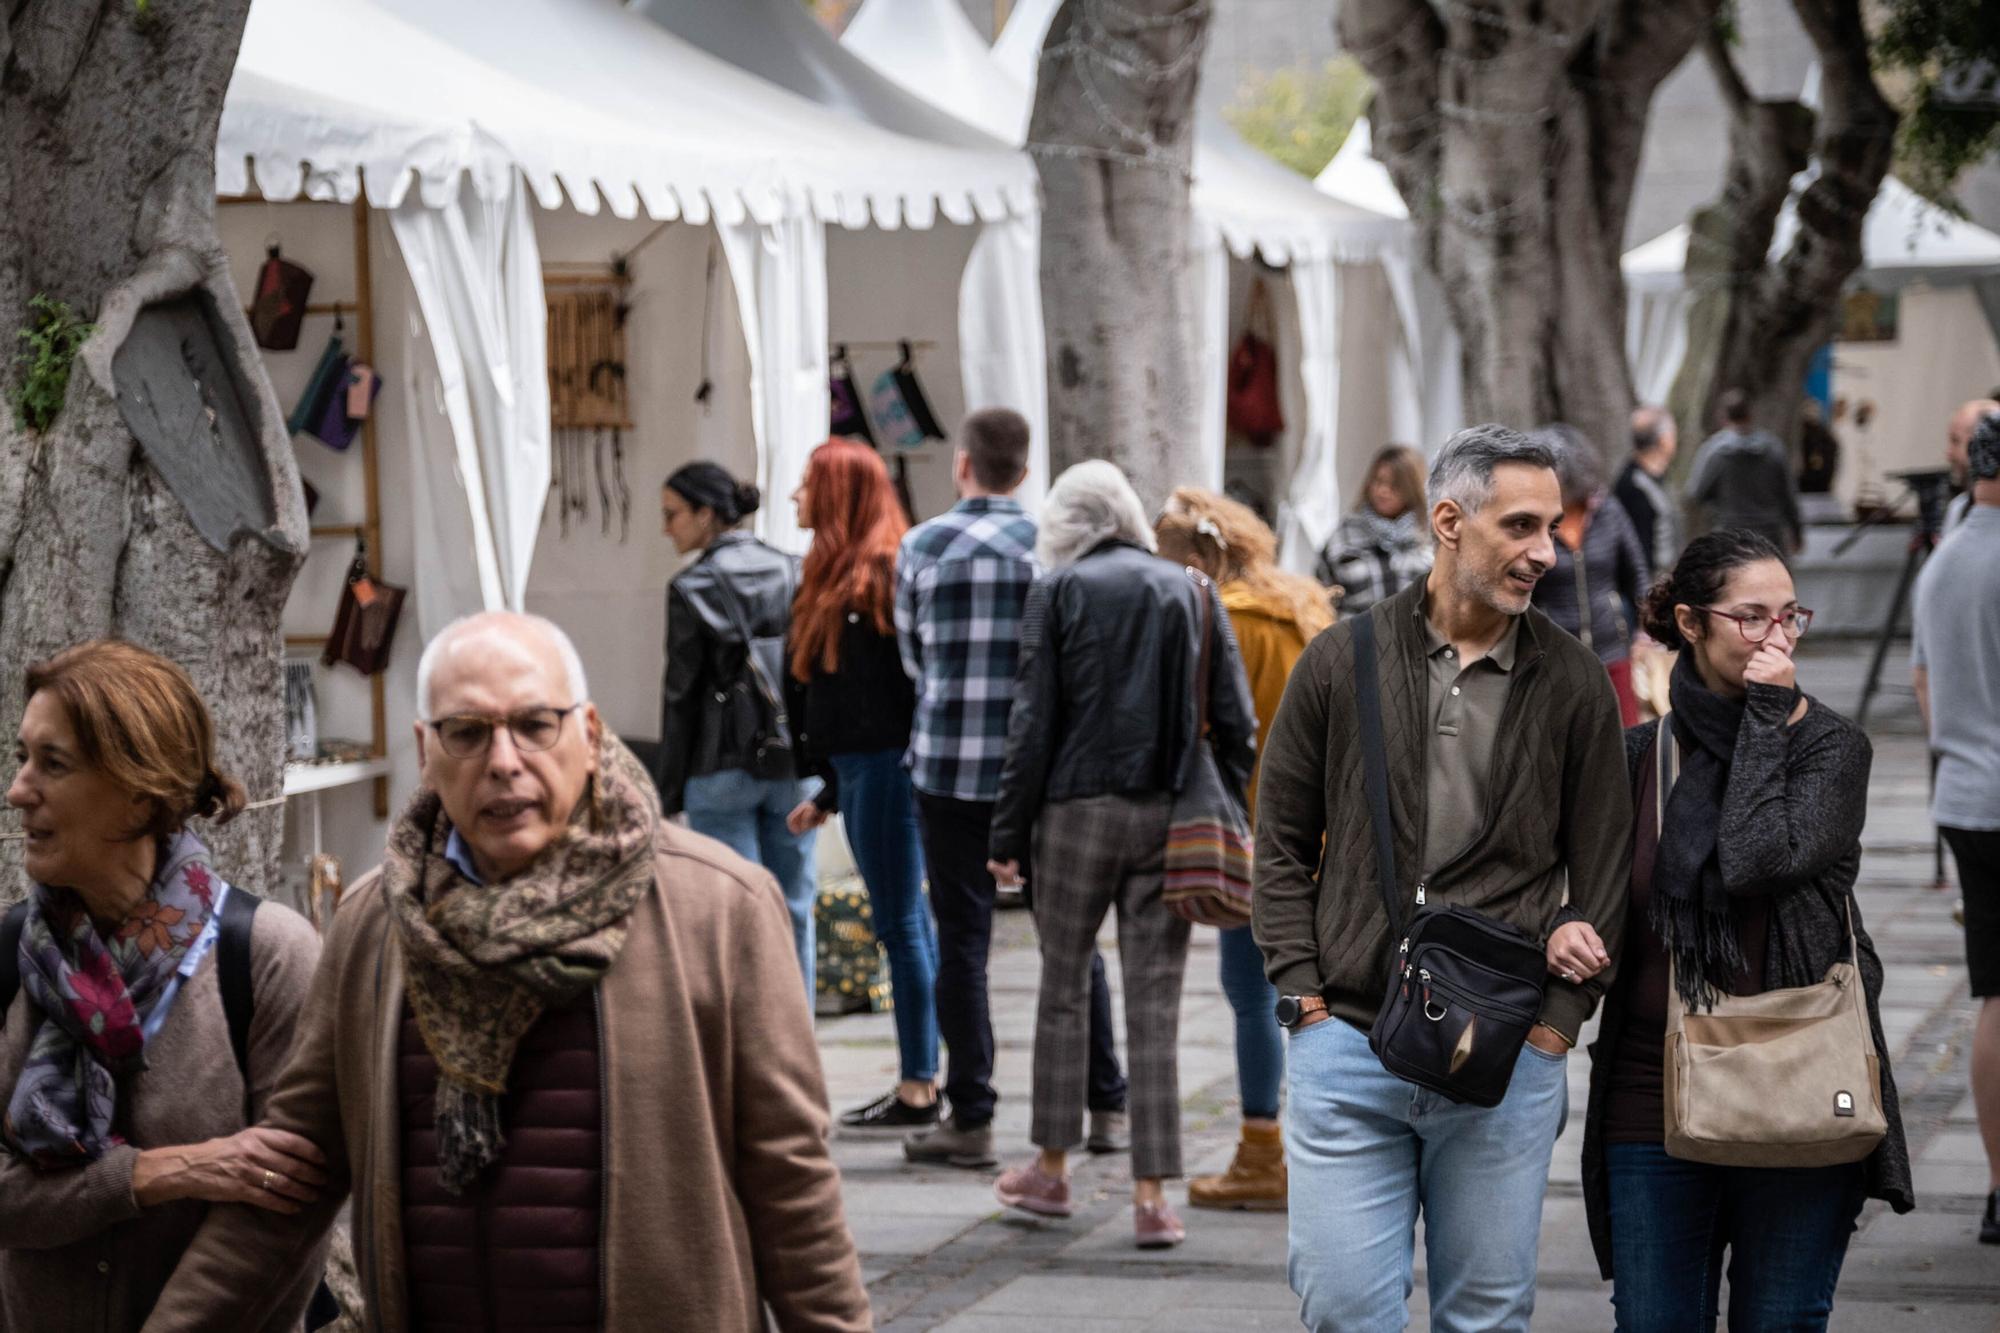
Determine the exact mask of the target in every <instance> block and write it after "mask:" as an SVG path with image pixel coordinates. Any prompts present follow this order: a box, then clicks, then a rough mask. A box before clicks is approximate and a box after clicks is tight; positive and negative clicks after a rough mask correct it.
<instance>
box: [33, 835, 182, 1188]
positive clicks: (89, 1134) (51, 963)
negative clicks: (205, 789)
mask: <svg viewBox="0 0 2000 1333" xmlns="http://www.w3.org/2000/svg"><path fill="white" fill-rule="evenodd" d="M221 886H222V881H221V880H220V879H218V878H217V877H216V874H215V872H214V870H213V869H212V868H211V867H210V866H209V862H208V848H206V847H204V846H202V844H201V840H200V839H198V838H196V837H195V836H194V835H193V834H191V833H188V832H186V831H183V832H181V833H179V834H177V835H176V836H175V837H173V838H171V839H169V840H168V842H167V844H166V847H165V850H164V852H163V854H162V856H161V858H160V867H159V870H158V871H157V872H156V873H155V875H154V877H153V883H152V887H151V888H149V889H148V890H147V893H146V897H145V898H144V899H143V900H141V902H140V903H139V905H138V906H137V907H136V908H135V909H133V912H132V915H131V916H129V917H127V918H126V919H125V923H124V924H123V925H121V926H119V927H118V929H117V930H116V931H115V932H113V933H112V935H111V936H110V938H108V939H107V938H106V937H105V936H103V935H101V934H99V933H98V930H97V927H96V925H95V924H94V923H93V922H92V921H91V919H90V913H89V912H87V911H86V910H84V906H83V900H82V899H81V898H79V897H77V895H76V894H75V893H73V892H71V891H70V890H68V889H52V888H49V887H48V886H47V885H43V884H36V885H34V886H33V890H32V896H33V905H32V906H31V907H29V909H28V917H27V920H26V922H25V923H24V924H23V926H22V930H21V959H20V961H21V989H22V990H23V991H25V992H26V993H27V996H28V998H29V999H30V1000H31V1001H33V1002H34V1005H35V1008H36V1009H38V1010H39V1011H40V1013H41V1026H40V1027H39V1028H37V1029H36V1030H35V1035H34V1037H33V1039H32V1040H31V1041H30V1042H29V1045H28V1056H27V1060H26V1062H25V1063H23V1064H22V1066H21V1073H20V1077H19V1078H18V1079H16V1080H15V1083H14V1091H13V1095H12V1096H11V1097H9V1099H8V1101H7V1114H6V1119H5V1121H4V1122H0V1134H4V1136H5V1137H6V1140H7V1143H8V1146H10V1147H11V1148H13V1150H14V1151H15V1152H18V1153H20V1154H22V1155H23V1156H25V1157H27V1158H28V1159H29V1160H31V1161H32V1162H34V1163H35V1164H36V1165H37V1166H41V1167H55V1166H67V1165H72V1164H75V1163H80V1162H89V1161H94V1160H95V1159H96V1158H97V1157H99V1156H100V1155H101V1154H102V1153H103V1152H104V1150H105V1149H106V1148H110V1147H113V1146H115V1145H117V1144H120V1143H123V1142H124V1139H123V1138H121V1137H120V1136H119V1135H118V1134H117V1133H116V1131H114V1130H113V1128H112V1125H113V1123H114V1121H115V1120H116V1117H117V1111H118V1085H119V1079H120V1077H121V1076H123V1075H126V1074H129V1073H132V1072H134V1071H136V1070H140V1069H143V1068H145V1045H146V1039H145V1035H144V1028H145V1024H146V1020H147V1018H148V1017H149V1016H150V1015H151V1013H152V1010H153V1006H154V1005H155V1004H157V1003H158V1002H159V1000H160V997H161V995H162V994H163V993H165V991H166V989H167V983H168V982H169V981H171V980H172V979H173V976H174V974H175V973H176V972H177V971H178V970H179V969H180V965H181V960H182V959H183V958H184V957H185V956H186V955H187V951H188V947H189V946H190V945H192V944H193V943H194V942H195V941H196V940H197V939H199V938H200V937H201V932H202V929H203V927H205V926H206V925H207V924H208V918H209V916H210V915H211V914H212V913H213V911H214V908H215V899H216V896H217V891H218V890H219V889H220V888H221Z"/></svg>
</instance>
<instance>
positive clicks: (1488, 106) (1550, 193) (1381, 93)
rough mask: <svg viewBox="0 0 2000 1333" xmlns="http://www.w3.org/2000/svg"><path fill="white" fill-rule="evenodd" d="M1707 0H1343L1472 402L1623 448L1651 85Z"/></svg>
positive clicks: (1695, 26) (1343, 33) (1385, 149)
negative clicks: (1628, 228) (1635, 219)
mask: <svg viewBox="0 0 2000 1333" xmlns="http://www.w3.org/2000/svg"><path fill="white" fill-rule="evenodd" d="M1717 7H1718V0H1449V3H1445V4H1442V5H1437V4H1433V3H1432V2H1431V0H1343V3H1342V4H1341V6H1340V13H1339V19H1338V28H1339V32H1340V39H1341V44H1342V46H1343V47H1345V48H1346V50H1347V51H1348V52H1349V53H1350V54H1352V55H1353V56H1355V57H1356V58H1357V59H1358V60H1359V61H1360V62H1361V64H1362V65H1363V67H1365V68H1366V69H1367V70H1368V72H1369V74H1370V75H1372V76H1373V77H1374V79H1375V81H1376V94H1375V100H1374V104H1373V107H1372V108H1371V111H1370V115H1371V117H1372V125H1373V130H1374V143H1375V152H1376V154H1377V155H1378V156H1379V157H1380V158H1381V159H1382V160H1383V161H1384V163H1385V164H1386V165H1387V166H1388V168H1389V172H1390V175H1391V176H1392V177H1393V178H1394V179H1395V182H1396V187H1397V189H1398V190H1399V191H1400V192H1401V194H1402V196H1403V199H1404V201H1405V202H1406V203H1407V204H1408V206H1409V209H1410V217H1411V220H1412V222H1413V223H1414V224H1415V226H1416V228H1417V234H1418V242H1419V248H1420V250H1421V252H1422V254H1423V256H1424V258H1425V261H1426V262H1427V263H1428V264H1429V265H1430V267H1431V269H1432V271H1433V272H1434V273H1436V274H1437V276H1438V278H1439V280H1440V283H1441V285H1442V287H1443V290H1444V293H1445V297H1446V300H1447V302H1448V304H1449V307H1450V310H1451V317H1452V322H1453V324H1454V326H1455V327H1456V328H1457V330H1458V333H1459V336H1460V339H1461V341H1462V342H1463V344H1464V348H1465V386H1466V395H1467V402H1466V415H1467V417H1468V419H1470V420H1475V421H1477V420H1497V421H1501V422H1504V423H1506V424H1508V425H1512V426H1523V427H1525V426H1534V425H1538V424H1540V423H1542V422H1545V421H1558V420H1560V421H1567V422H1570V423H1571V424H1573V425H1575V426H1577V427H1578V428H1579V429H1581V430H1582V431H1583V432H1584V433H1585V434H1587V435H1588V436H1589V437H1590V438H1591V439H1592V440H1594V441H1596V442H1597V443H1598V445H1599V446H1600V447H1601V448H1603V449H1604V450H1605V451H1606V453H1607V456H1610V457H1614V458H1615V457H1619V456H1622V454H1623V452H1624V450H1625V448H1626V443H1625V441H1626V417H1627V414H1628V413H1629V411H1630V409H1631V407H1632V381H1631V373H1630V370H1629V368H1628V367H1627V365H1626V362H1625V353H1624V342H1625V289H1624V282H1623V279H1622V277H1621V276H1620V273H1619V267H1618V261H1619V256H1620V253H1621V251H1622V249H1623V243H1624V236H1625V223H1626V217H1627V214H1628V212H1629V211H1630V208H1631V202H1632V190H1633V184H1634V181H1635V180H1636V178H1637V174H1638V165H1639V150H1640V145H1641V143H1642V142H1643V140H1644V137H1645V131H1646V121H1647V116H1648V114H1649V110H1650V108H1651V105H1652V99H1653V93H1654V91H1655V90H1656V89H1657V88H1658V87H1659V85H1660V83H1661V81H1663V80H1664V79H1665V78H1666V77H1667V75H1669V74H1670V73H1672V72H1673V70H1674V69H1675V67H1676V66H1678V65H1679V64H1680V63H1681V61H1682V59H1683V58H1684V57H1685V56H1686V55H1687V53H1688V51H1689V50H1691V49H1692V48H1693V46H1694V43H1695V42H1696V41H1697V40H1698V39H1699V38H1700V36H1701V34H1702V33H1703V32H1704V31H1705V30H1707V28H1708V27H1709V26H1710V25H1711V23H1712V21H1713V19H1714V15H1715V12H1716V9H1717Z"/></svg>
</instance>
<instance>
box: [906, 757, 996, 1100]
mask: <svg viewBox="0 0 2000 1333" xmlns="http://www.w3.org/2000/svg"><path fill="white" fill-rule="evenodd" d="M917 817H918V818H917V824H918V829H919V831H920V832H921V833H922V834H923V842H924V864H925V865H926V866H927V867H928V868H929V870H930V882H931V910H932V911H933V912H935V913H936V914H937V932H938V968H937V1023H938V1035H939V1036H940V1037H941V1038H943V1039H944V1048H945V1054H946V1055H947V1056H948V1057H949V1059H948V1061H947V1062H946V1076H945V1083H944V1095H945V1097H946V1098H947V1099H948V1100H949V1101H950V1102H951V1114H952V1118H953V1119H955V1120H956V1121H958V1122H959V1124H960V1125H962V1126H964V1127H966V1128H973V1127H976V1126H979V1125H985V1124H990V1123H991V1122H992V1120H993V1106H994V1103H995V1102H997V1101H998V1100H999V1094H998V1093H996V1092H995V1091H994V1090H993V1018H992V1012H991V1008H990V1002H989V999H988V995H987V980H986V961H987V957H988V955H989V954H990V953H991V952H992V948H993V896H994V888H993V876H992V875H991V874H990V873H989V872H988V871H987V869H986V836H987V830H988V829H989V828H991V827H992V824H993V804H992V802H990V801H958V800H953V799H951V798H949V797H945V796H932V795H930V794H929V793H927V792H918V793H917Z"/></svg>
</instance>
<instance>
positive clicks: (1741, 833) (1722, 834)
mask: <svg viewBox="0 0 2000 1333" xmlns="http://www.w3.org/2000/svg"><path fill="white" fill-rule="evenodd" d="M1798 698H1799V695H1798V691H1796V690H1788V689H1780V688H1778V687H1777V686H1774V685H1757V684H1752V685H1751V686H1750V687H1749V690H1748V691H1747V694H1746V699H1745V702H1744V707H1743V724H1742V726H1741V727H1739V728H1738V729H1737V732H1736V754H1735V758H1734V760H1733V761H1732V762H1731V764H1730V768H1729V783H1728V785H1727V786H1726V787H1725V788H1724V789H1723V795H1722V826H1721V829H1720V830H1719V832H1718V835H1717V837H1718V851H1719V854H1720V857H1721V861H1722V882H1723V884H1724V886H1725V887H1726V888H1728V890H1729V891H1730V892H1731V893H1739V894H1769V893H1779V892H1782V891H1783V890H1786V889H1790V888H1795V887H1797V886H1798V885H1800V884H1803V883H1806V882H1807V881H1809V880H1812V879H1815V878H1817V877H1818V876H1819V875H1821V874H1822V873H1824V872H1825V871H1826V870H1828V869H1830V868H1831V867H1832V866H1834V865H1835V864H1837V863H1838V862H1839V861H1840V860H1842V859H1843V858H1844V857H1847V856H1850V855H1852V854H1853V853H1854V850H1855V847H1856V844H1857V843H1858V842H1859V840H1860V837H1861V827H1862V825H1863V824H1864V823H1866V822H1867V818H1868V770H1869V768H1870V767H1871V766H1872V765H1873V763H1874V753H1873V750H1872V748H1871V747H1870V745H1869V744H1868V738H1867V737H1866V736H1865V735H1863V734H1862V733H1861V731H1860V729H1859V728H1856V727H1853V726H1851V725H1848V724H1846V723H1844V722H1841V721H1837V720H1832V719H1828V720H1827V721H1826V722H1825V724H1824V725H1821V726H1816V727H1811V728H1810V730H1808V726H1809V723H1808V720H1807V719H1804V718H1802V719H1800V722H1799V725H1798V726H1792V725H1790V717H1791V713H1792V710H1793V708H1794V707H1795V706H1796V705H1797V701H1798ZM1812 707H1813V708H1814V709H1821V708H1824V707H1826V705H1825V704H1822V703H1819V702H1817V701H1815V702H1814V703H1813V704H1812Z"/></svg>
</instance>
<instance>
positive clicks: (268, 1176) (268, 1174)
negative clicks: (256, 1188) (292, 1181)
mask: <svg viewBox="0 0 2000 1333" xmlns="http://www.w3.org/2000/svg"><path fill="white" fill-rule="evenodd" d="M277 1178H278V1173H277V1172H275V1171H271V1170H266V1171H265V1172H264V1189H265V1190H266V1191H267V1192H268V1191H269V1190H270V1188H271V1182H272V1181H274V1180H276V1179H277Z"/></svg>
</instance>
